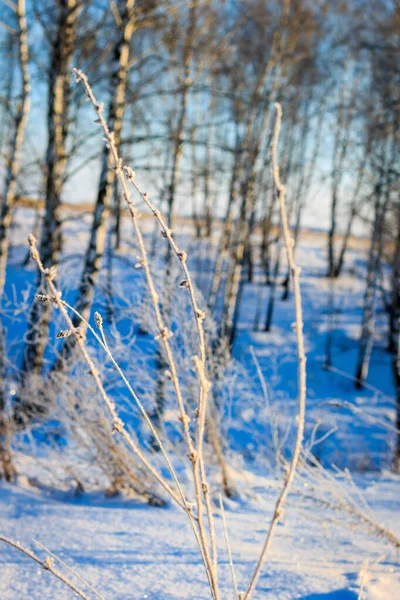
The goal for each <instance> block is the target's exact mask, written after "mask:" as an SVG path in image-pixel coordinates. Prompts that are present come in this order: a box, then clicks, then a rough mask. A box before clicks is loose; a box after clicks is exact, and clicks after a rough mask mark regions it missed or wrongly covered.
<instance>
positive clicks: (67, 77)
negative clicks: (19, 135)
mask: <svg viewBox="0 0 400 600" xmlns="http://www.w3.org/2000/svg"><path fill="white" fill-rule="evenodd" d="M58 5H59V13H58V26H57V32H56V35H55V36H54V39H53V41H52V49H51V64H50V70H49V102H48V115H47V129H48V144H47V154H46V170H47V172H46V198H45V217H44V222H43V227H42V235H41V241H40V255H41V257H42V261H43V264H44V265H45V267H46V268H50V267H53V266H54V267H55V268H57V266H58V263H59V257H60V252H61V218H60V206H61V194H62V190H63V186H64V181H65V171H66V166H67V151H66V140H67V136H68V131H69V124H70V119H69V107H70V100H71V62H72V57H73V54H74V45H75V36H76V29H77V18H78V13H79V5H78V3H77V0H59V3H58ZM40 284H41V275H40V273H39V272H38V279H37V286H38V287H39V286H40ZM49 321H50V306H49V304H42V303H39V302H34V303H33V305H32V309H31V313H30V316H29V330H28V334H27V346H26V349H25V356H24V362H23V366H22V374H23V388H25V380H26V376H27V375H28V374H34V375H40V372H41V368H42V362H43V355H44V351H45V347H46V343H47V337H48V327H49ZM15 409H16V410H15V418H16V419H17V421H19V422H21V421H25V420H26V419H29V418H30V417H31V416H33V415H34V414H36V413H38V412H39V413H41V412H43V410H44V408H43V407H39V406H33V405H32V403H31V402H30V400H29V399H25V400H24V399H23V398H22V397H21V398H18V399H17V401H16V406H15Z"/></svg>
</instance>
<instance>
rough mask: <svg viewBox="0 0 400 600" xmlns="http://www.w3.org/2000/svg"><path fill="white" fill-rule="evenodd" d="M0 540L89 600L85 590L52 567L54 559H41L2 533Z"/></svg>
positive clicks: (85, 599)
mask: <svg viewBox="0 0 400 600" xmlns="http://www.w3.org/2000/svg"><path fill="white" fill-rule="evenodd" d="M0 542H4V543H5V544H8V545H9V546H12V547H13V548H16V550H19V551H20V552H22V554H25V556H28V558H30V559H31V560H34V561H35V562H36V563H37V564H38V565H39V566H40V567H42V569H44V570H45V571H49V573H51V574H52V575H54V576H55V577H57V579H59V580H60V581H62V582H63V583H64V584H65V585H66V586H68V587H69V588H70V589H71V590H72V591H73V592H75V594H77V595H78V596H80V597H81V598H83V599H84V600H90V598H89V596H87V595H86V594H85V592H83V591H82V590H81V589H79V588H78V587H76V585H74V584H73V583H72V581H70V580H69V579H67V577H65V575H63V574H62V573H61V572H60V571H58V570H57V569H56V568H55V567H54V564H53V563H54V560H53V558H51V557H50V556H47V558H45V560H41V559H40V558H39V557H38V556H36V554H35V553H34V552H32V550H29V549H28V548H24V547H23V546H22V545H21V544H20V543H19V542H14V541H13V540H10V539H9V538H7V537H5V536H3V535H0Z"/></svg>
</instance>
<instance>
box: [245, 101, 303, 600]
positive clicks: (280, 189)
mask: <svg viewBox="0 0 400 600" xmlns="http://www.w3.org/2000/svg"><path fill="white" fill-rule="evenodd" d="M275 109H276V123H275V129H274V135H273V139H272V148H271V155H272V172H273V177H274V183H275V188H276V193H277V196H278V200H279V208H280V214H281V224H282V233H283V240H284V243H285V249H286V256H287V261H288V264H289V268H290V273H291V276H292V281H293V293H294V301H295V312H296V321H295V327H296V335H297V356H298V413H297V417H296V422H297V434H296V441H295V446H294V449H293V455H292V460H291V463H290V466H289V470H288V473H287V475H286V478H285V483H284V486H283V489H282V491H281V494H280V496H279V498H278V500H277V502H276V505H275V510H274V514H273V517H272V521H271V524H270V527H269V530H268V533H267V536H266V539H265V542H264V544H263V547H262V549H261V553H260V557H259V559H258V562H257V565H256V568H255V571H254V574H253V577H252V579H251V581H250V585H249V587H248V589H247V592H246V594H245V596H244V600H249V598H250V597H251V595H252V593H253V591H254V588H255V586H256V584H257V581H258V578H259V576H260V573H261V568H262V565H263V562H264V560H265V557H266V554H267V551H268V548H269V546H270V543H271V540H272V537H273V534H274V531H275V528H276V526H277V524H278V521H279V519H280V518H281V516H282V512H283V506H284V504H285V500H286V497H287V495H288V493H289V490H290V488H291V485H292V483H293V479H294V476H295V472H296V468H297V465H298V462H299V458H300V453H301V446H302V442H303V435H304V421H305V409H306V356H305V349H304V335H303V310H302V302H301V291H300V269H299V267H298V266H297V265H296V263H295V260H294V255H293V239H292V236H291V233H290V229H289V223H288V216H287V211H286V204H285V193H286V190H285V186H284V185H283V183H282V182H281V179H280V174H279V163H278V141H279V134H280V130H281V123H282V108H281V105H280V104H279V103H276V104H275Z"/></svg>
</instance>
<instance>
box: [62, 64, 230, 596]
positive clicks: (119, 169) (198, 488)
mask: <svg viewBox="0 0 400 600" xmlns="http://www.w3.org/2000/svg"><path fill="white" fill-rule="evenodd" d="M73 72H74V74H75V76H76V80H77V82H80V81H81V82H82V83H83V85H84V87H85V91H86V95H87V97H88V99H89V100H90V101H91V103H92V104H93V107H94V109H95V111H96V114H97V119H96V122H98V123H99V124H100V126H101V128H102V129H103V132H104V135H105V142H106V144H107V147H108V148H109V150H110V155H111V157H112V160H113V162H114V165H113V168H114V170H115V173H116V176H117V178H118V180H119V182H120V185H121V188H122V192H123V196H124V199H125V202H126V203H127V205H128V208H129V212H130V215H131V219H132V224H133V227H134V230H135V234H136V237H137V240H138V245H139V250H140V254H141V266H142V267H143V269H144V271H145V276H146V281H147V285H148V288H149V291H150V296H151V299H152V304H153V308H154V312H155V317H156V322H157V327H158V330H159V333H158V335H157V339H160V340H161V343H162V345H163V348H164V351H165V353H166V356H167V360H168V364H169V367H170V373H171V379H172V383H173V386H174V390H175V394H176V398H177V402H178V406H179V410H180V419H181V421H182V424H183V430H184V437H185V440H186V444H187V447H188V451H189V458H190V461H191V463H192V470H193V479H194V484H195V492H196V503H197V519H198V530H197V528H196V527H195V523H194V522H192V527H194V531H195V532H197V533H198V535H199V536H200V542H201V543H200V544H199V548H200V550H201V554H202V558H203V561H204V566H205V569H206V573H207V577H208V580H209V583H210V588H211V592H212V595H213V598H215V600H219V592H218V586H217V570H216V562H215V558H214V557H213V559H211V556H210V551H209V548H208V541H207V535H206V528H205V526H204V522H203V503H202V501H201V496H202V492H203V493H204V495H205V497H206V510H207V512H208V514H209V507H210V503H209V501H207V496H206V493H207V491H208V486H207V484H206V483H205V482H204V481H203V482H202V481H201V479H200V474H199V465H200V470H201V465H202V461H201V456H202V454H201V452H202V444H200V443H198V447H197V450H196V448H195V447H194V444H193V441H192V438H191V435H190V430H189V421H190V419H189V416H188V414H187V412H186V409H185V405H184V401H183V396H182V391H181V387H180V383H179V378H178V374H177V368H176V362H175V359H174V354H173V352H172V349H171V345H170V343H169V338H170V337H171V335H172V332H171V331H170V330H169V328H168V327H167V326H166V324H165V323H164V320H163V317H162V314H161V309H160V306H159V296H158V293H157V291H156V288H155V285H154V281H153V277H152V273H151V270H150V265H149V261H148V257H147V251H146V247H145V244H144V240H143V235H142V232H141V229H140V226H139V222H138V211H137V209H136V206H135V205H134V203H133V201H132V199H131V195H130V192H129V189H128V186H127V181H126V178H125V177H127V176H128V173H129V172H130V170H129V169H128V168H127V167H126V166H124V165H123V161H122V159H121V158H120V156H119V154H118V150H117V147H116V144H115V139H114V133H113V132H112V131H110V130H109V127H108V125H107V123H106V121H105V119H104V116H103V109H104V106H103V104H102V103H99V102H98V101H97V99H96V97H95V95H94V93H93V90H92V88H91V86H90V84H89V82H88V79H87V77H86V75H85V73H83V72H82V71H80V70H79V69H73ZM186 259H187V256H186V254H185V253H181V258H180V260H181V262H182V263H184V262H186ZM198 320H199V321H200V317H199V319H198ZM204 352H205V350H204ZM203 364H204V363H203V362H202V359H201V358H200V359H198V361H197V370H198V374H199V378H200V377H204V378H205V373H204V370H203V368H202V365H203ZM195 365H196V362H195ZM201 388H202V389H205V383H204V382H203V383H202V384H201ZM200 396H201V398H200V404H199V413H200V412H202V413H203V412H204V419H205V410H204V409H205V399H204V392H203V395H202V394H200ZM202 422H203V416H202V415H200V414H199V424H198V432H199V433H198V440H199V439H202V435H203V433H202V431H201V427H202ZM199 449H200V455H199V453H198V451H199ZM202 475H203V473H202ZM202 479H203V477H202ZM188 514H189V513H188ZM209 520H210V515H209ZM211 523H212V520H211V521H210V536H211V544H212V546H213V544H214V543H215V542H214V540H215V538H214V537H213V536H214V532H213V527H212V526H211ZM196 539H197V535H196Z"/></svg>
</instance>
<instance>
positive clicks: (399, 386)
mask: <svg viewBox="0 0 400 600" xmlns="http://www.w3.org/2000/svg"><path fill="white" fill-rule="evenodd" d="M392 365H393V376H394V382H395V389H396V429H397V439H396V449H395V455H394V461H393V470H394V471H395V473H400V327H399V336H398V339H397V353H396V354H395V356H394V357H393V362H392Z"/></svg>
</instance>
